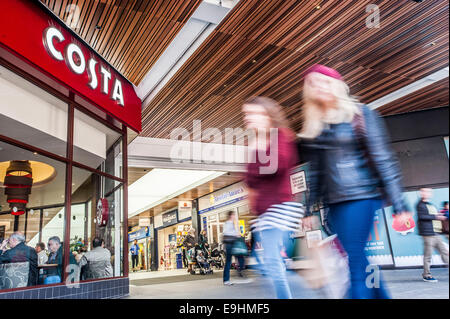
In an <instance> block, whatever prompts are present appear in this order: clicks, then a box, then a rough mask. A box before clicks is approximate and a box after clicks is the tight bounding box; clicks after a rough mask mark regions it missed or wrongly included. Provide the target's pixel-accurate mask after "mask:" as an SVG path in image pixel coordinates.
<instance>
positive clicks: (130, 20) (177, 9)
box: [40, 0, 202, 85]
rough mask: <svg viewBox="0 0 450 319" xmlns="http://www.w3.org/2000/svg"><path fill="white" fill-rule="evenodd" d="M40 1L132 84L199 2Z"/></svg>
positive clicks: (120, 0)
mask: <svg viewBox="0 0 450 319" xmlns="http://www.w3.org/2000/svg"><path fill="white" fill-rule="evenodd" d="M40 1H41V2H42V3H44V4H45V5H46V6H47V7H48V8H50V10H52V11H53V12H54V13H55V14H56V15H57V16H58V17H59V18H60V19H61V20H63V21H65V22H66V24H67V25H69V26H70V27H71V28H72V29H73V30H74V31H75V32H76V33H77V34H78V35H79V36H81V37H82V38H83V39H84V40H85V41H86V42H87V43H89V45H90V46H91V47H92V48H94V49H95V50H96V51H97V52H98V53H99V54H101V55H102V56H103V57H104V58H105V59H106V60H107V61H108V62H109V63H110V64H111V65H113V66H114V67H115V68H116V69H117V70H118V71H120V72H121V73H122V74H123V75H124V76H125V77H126V78H127V79H128V80H130V81H131V82H132V83H133V84H135V85H138V84H139V82H140V81H141V80H142V79H143V78H144V76H145V75H146V74H147V72H148V71H149V70H150V68H151V67H152V66H153V64H154V63H155V62H156V61H157V60H158V58H159V57H160V56H161V54H162V53H163V52H164V50H165V49H166V48H167V46H168V45H169V44H170V42H171V41H172V40H173V39H174V38H175V36H176V35H177V33H178V32H179V31H180V30H181V28H182V27H183V25H184V24H185V23H186V21H187V20H188V19H189V18H190V16H191V15H192V13H193V12H194V11H195V9H197V7H198V6H199V5H200V3H201V2H202V0H170V1H168V0H40ZM77 17H79V19H78V20H77V19H76V18H77Z"/></svg>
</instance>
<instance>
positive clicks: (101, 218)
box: [97, 198, 109, 227]
mask: <svg viewBox="0 0 450 319" xmlns="http://www.w3.org/2000/svg"><path fill="white" fill-rule="evenodd" d="M108 218H109V204H108V200H107V199H106V198H100V199H99V200H98V202H97V225H98V226H99V227H105V226H106V224H107V223H108Z"/></svg>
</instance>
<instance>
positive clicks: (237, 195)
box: [198, 182, 255, 247]
mask: <svg viewBox="0 0 450 319" xmlns="http://www.w3.org/2000/svg"><path fill="white" fill-rule="evenodd" d="M247 197H248V191H247V188H246V186H245V184H244V182H238V183H236V184H233V185H230V186H228V187H225V188H223V189H221V190H218V191H216V192H214V193H211V194H209V195H206V196H203V197H200V198H199V199H198V207H199V211H198V214H199V215H200V220H201V229H202V230H206V234H207V237H208V243H209V244H210V245H211V246H212V247H213V246H216V245H221V244H222V243H223V227H224V223H225V222H226V220H227V214H228V212H229V211H235V212H236V213H237V215H238V220H239V228H240V231H241V235H242V236H245V237H246V238H248V235H249V232H250V227H249V222H250V220H251V219H253V218H255V217H254V216H252V215H251V214H250V210H249V205H248V199H247Z"/></svg>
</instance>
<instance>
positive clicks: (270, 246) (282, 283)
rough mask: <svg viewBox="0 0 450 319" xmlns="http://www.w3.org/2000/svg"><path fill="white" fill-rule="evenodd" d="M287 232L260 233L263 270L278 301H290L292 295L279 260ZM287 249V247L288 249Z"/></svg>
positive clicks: (282, 263) (270, 230)
mask: <svg viewBox="0 0 450 319" xmlns="http://www.w3.org/2000/svg"><path fill="white" fill-rule="evenodd" d="M288 236H289V232H287V231H282V230H280V229H277V228H271V229H266V230H263V231H261V243H262V246H263V249H264V269H265V272H266V275H267V276H269V277H270V278H271V280H272V283H273V285H274V287H275V292H276V295H277V298H278V299H291V298H292V294H291V290H290V288H289V284H288V281H287V278H286V267H285V265H284V262H283V259H282V258H281V249H282V244H283V243H288V242H289V240H288ZM288 249H289V247H288Z"/></svg>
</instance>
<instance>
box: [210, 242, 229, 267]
mask: <svg viewBox="0 0 450 319" xmlns="http://www.w3.org/2000/svg"><path fill="white" fill-rule="evenodd" d="M210 256H211V257H210V258H209V260H208V262H209V263H210V264H211V266H212V267H215V268H216V269H222V268H223V267H224V266H225V252H224V251H223V250H220V249H219V247H217V246H216V247H215V248H213V249H212V250H211V253H210Z"/></svg>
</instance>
